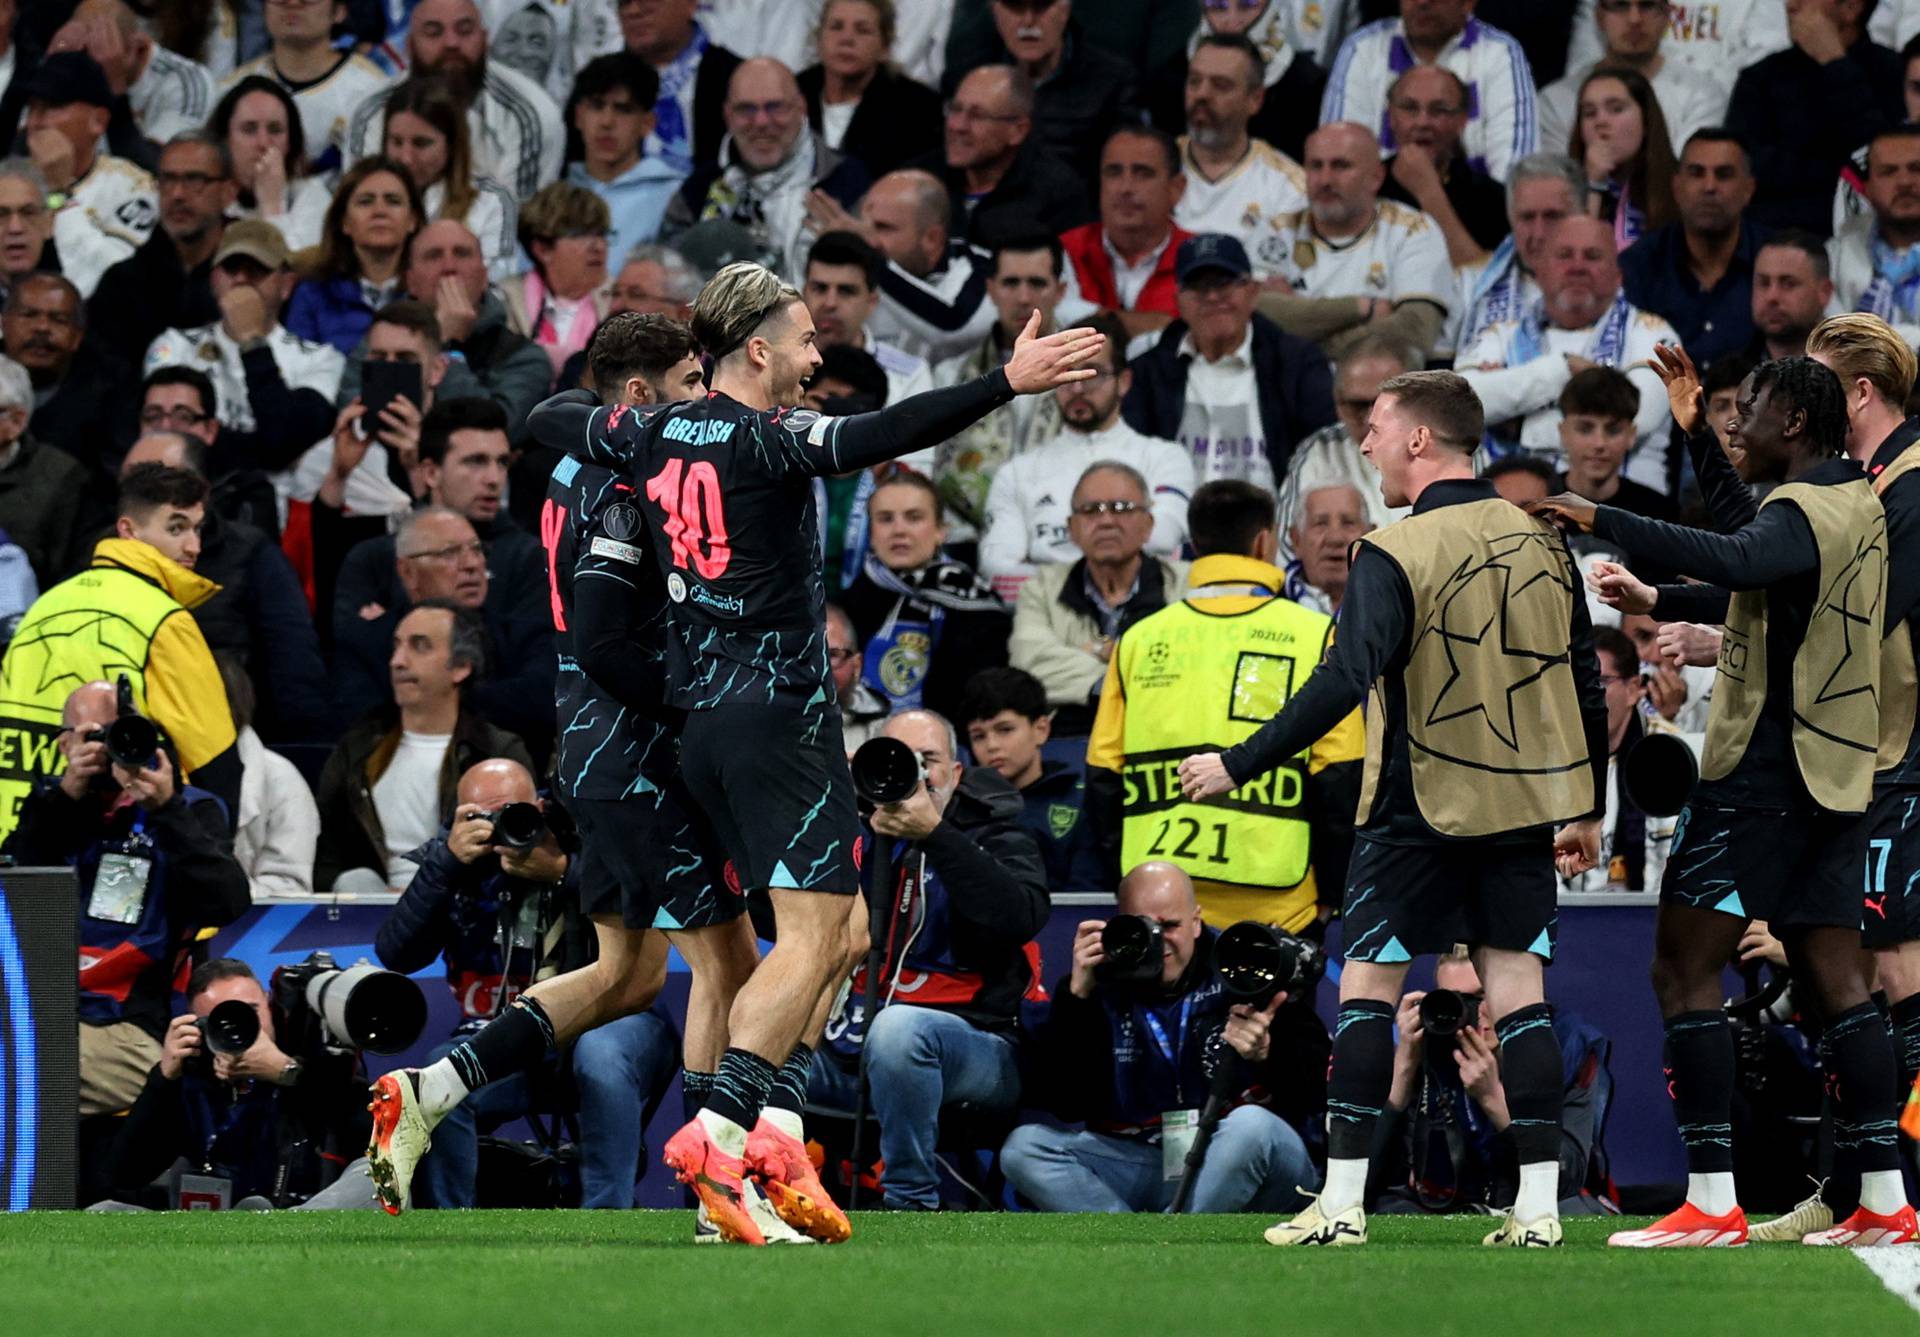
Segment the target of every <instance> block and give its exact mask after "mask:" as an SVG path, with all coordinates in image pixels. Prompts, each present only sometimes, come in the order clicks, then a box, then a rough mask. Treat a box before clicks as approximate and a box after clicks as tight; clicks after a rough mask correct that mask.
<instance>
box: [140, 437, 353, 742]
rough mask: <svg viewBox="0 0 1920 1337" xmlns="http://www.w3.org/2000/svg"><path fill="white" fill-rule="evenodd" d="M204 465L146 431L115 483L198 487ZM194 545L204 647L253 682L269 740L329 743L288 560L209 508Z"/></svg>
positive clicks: (329, 725) (197, 450)
mask: <svg viewBox="0 0 1920 1337" xmlns="http://www.w3.org/2000/svg"><path fill="white" fill-rule="evenodd" d="M206 461H207V450H206V446H205V444H204V443H202V442H201V441H200V440H198V439H197V438H194V437H190V436H187V435H185V434H183V433H180V432H170V431H162V432H151V433H148V434H147V435H146V436H143V437H141V438H140V439H139V440H138V441H136V442H134V443H133V448H132V449H131V450H129V451H128V452H127V458H126V461H125V463H124V464H123V465H122V466H121V473H120V476H121V478H122V479H125V478H126V477H128V476H129V475H130V474H132V473H133V471H134V470H136V469H138V468H141V467H142V466H147V467H151V466H153V465H163V466H165V467H166V468H168V469H172V470H175V471H178V472H183V473H187V474H191V475H192V476H193V477H194V478H196V479H199V480H200V481H201V482H203V483H204V482H206V477H207V475H206V467H207V463H206ZM209 496H211V490H209ZM199 541H200V542H199V550H198V552H197V553H195V555H194V560H193V563H192V567H193V571H194V574H195V575H198V576H200V577H202V578H203V579H205V580H207V581H209V582H211V583H212V585H213V592H212V593H211V594H210V595H209V596H208V597H207V598H206V599H204V600H203V601H201V602H199V603H197V604H195V605H194V606H193V609H192V611H193V620H194V622H195V623H196V624H198V626H199V628H200V635H201V636H202V637H203V638H204V639H205V641H206V643H207V648H208V649H209V650H211V651H213V652H214V653H215V654H216V655H224V656H226V657H227V658H229V659H231V660H233V661H234V662H236V663H238V664H239V665H240V666H241V667H242V668H244V669H247V670H248V671H250V672H252V673H253V674H255V675H256V676H257V677H258V679H259V687H260V692H261V694H262V695H263V696H264V697H265V698H266V703H267V708H266V712H265V715H264V724H265V727H266V732H267V735H268V736H269V737H271V738H273V739H275V740H276V741H282V740H285V741H295V742H298V741H305V740H309V739H328V740H330V739H331V738H332V737H333V736H334V735H335V734H336V733H337V732H338V729H337V727H336V726H335V725H334V723H333V719H332V710H331V696H332V693H331V691H330V689H329V686H328V683H327V671H326V667H325V666H324V665H323V664H322V663H321V660H320V641H319V638H318V637H317V636H316V635H315V633H314V629H313V619H312V618H311V617H309V616H308V614H307V601H306V594H305V592H304V591H303V590H302V589H301V588H300V579H299V577H298V576H296V575H295V574H294V571H293V567H292V566H291V565H290V564H289V563H288V561H287V558H286V554H284V553H283V552H281V551H280V546H279V545H278V544H277V543H275V542H274V541H273V539H272V538H271V537H270V536H269V535H268V534H267V533H266V532H264V531H262V530H261V529H260V528H258V527H257V526H255V525H251V524H248V523H246V522H245V521H237V520H230V519H228V518H227V517H226V516H224V515H222V514H220V512H219V511H218V510H216V509H214V508H213V507H212V506H208V507H207V509H206V510H205V511H204V512H203V514H202V516H201V521H200V532H199ZM247 713H248V715H249V717H251V716H252V715H253V713H254V712H253V711H252V709H251V708H250V709H249V710H248V712H247Z"/></svg>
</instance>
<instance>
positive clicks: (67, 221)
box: [53, 153, 160, 297]
mask: <svg viewBox="0 0 1920 1337" xmlns="http://www.w3.org/2000/svg"><path fill="white" fill-rule="evenodd" d="M159 218H160V208H159V203H158V201H157V200H156V199H155V197H154V189H153V177H152V176H151V175H149V174H148V172H147V171H146V169H145V168H143V167H140V166H139V165H137V164H135V163H132V162H129V161H127V160H126V159H125V158H116V157H114V156H113V155H112V154H110V153H103V154H101V155H100V156H99V157H97V158H95V159H94V160H93V166H92V167H90V168H88V169H87V174H86V175H85V176H83V177H81V178H80V179H79V180H78V181H76V182H75V183H74V184H73V187H72V189H70V190H68V191H67V202H66V203H65V204H63V205H61V206H60V210H59V212H58V213H56V214H54V216H53V240H54V244H55V245H56V246H58V247H59V248H60V268H61V270H62V272H64V273H65V274H66V276H67V277H68V278H69V279H71V280H73V286H74V287H76V288H78V289H79V290H80V295H81V296H82V297H91V296H93V290H94V288H95V287H97V286H98V285H99V283H100V276H101V275H102V274H104V273H106V272H107V271H108V270H109V269H111V268H112V267H113V266H115V265H117V264H119V263H120V262H121V261H122V260H124V259H126V258H127V257H128V256H130V255H132V254H133V253H134V252H135V251H137V250H139V249H140V248H141V247H142V246H144V245H145V244H146V241H147V238H148V237H150V236H152V235H153V225H154V224H155V223H156V222H158V221H159Z"/></svg>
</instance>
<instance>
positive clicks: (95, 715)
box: [0, 679, 247, 1116]
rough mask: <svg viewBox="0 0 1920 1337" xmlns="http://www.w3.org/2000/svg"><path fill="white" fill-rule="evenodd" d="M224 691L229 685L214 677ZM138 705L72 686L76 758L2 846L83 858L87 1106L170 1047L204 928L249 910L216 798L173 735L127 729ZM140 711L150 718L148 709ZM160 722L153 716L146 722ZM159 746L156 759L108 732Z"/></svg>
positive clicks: (23, 812)
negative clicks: (174, 1014)
mask: <svg viewBox="0 0 1920 1337" xmlns="http://www.w3.org/2000/svg"><path fill="white" fill-rule="evenodd" d="M214 690H215V691H218V690H219V684H218V680H217V679H216V680H215V686H214ZM123 714H126V715H127V716H128V717H129V718H128V721H127V723H128V724H129V725H130V726H131V725H132V722H133V718H134V717H133V715H132V711H131V706H130V704H126V705H123V703H122V702H121V700H120V692H119V690H118V689H116V688H115V687H112V686H109V685H108V684H107V683H104V682H90V683H87V684H86V685H85V686H82V687H78V688H75V689H74V691H73V693H72V694H71V695H70V696H68V697H67V699H66V703H65V705H64V706H63V707H62V710H61V725H62V727H61V730H60V733H59V734H58V736H57V743H58V746H59V749H60V753H61V755H62V756H63V757H64V758H65V761H66V770H65V771H64V772H63V773H62V774H61V776H60V778H59V779H58V780H57V781H45V782H42V784H41V785H40V786H39V787H38V788H36V789H35V790H34V792H33V793H32V794H30V795H28V797H27V800H26V802H25V803H24V804H23V805H22V806H21V809H20V822H19V825H18V826H16V827H14V829H13V832H12V834H11V835H9V836H8V837H7V841H6V844H5V845H4V846H0V854H5V855H6V856H8V857H10V858H11V859H12V860H13V861H14V863H16V864H20V865H36V864H39V865H60V864H66V865H69V866H71V867H72V868H73V870H74V875H75V877H76V878H77V879H78V882H79V897H80V907H79V913H80V1113H81V1115H82V1116H86V1115H94V1114H117V1113H119V1112H120V1111H122V1110H124V1109H126V1108H127V1107H128V1106H129V1105H131V1104H133V1102H134V1099H135V1097H137V1096H138V1095H139V1094H140V1090H141V1084H142V1083H144V1082H145V1081H146V1079H147V1072H148V1070H149V1069H151V1068H152V1067H153V1065H154V1064H155V1063H156V1062H158V1061H159V1058H160V1042H161V1037H162V1034H163V1033H164V1032H165V1030H166V1027H167V1017H168V1015H169V1013H170V1012H171V1010H172V1009H171V993H172V988H173V981H174V979H175V978H177V977H178V975H179V974H180V973H181V972H182V970H183V969H184V962H185V959H186V953H187V950H188V948H189V947H190V946H191V945H192V943H193V939H194V935H195V934H196V933H198V932H199V931H200V930H201V929H203V928H211V927H215V926H217V925H220V924H227V923H231V922H232V921H233V920H235V919H237V918H239V917H240V915H241V914H242V913H243V912H244V911H245V910H246V908H247V875H246V873H245V872H244V871H243V870H242V869H241V867H240V865H239V864H238V863H237V862H235V861H234V857H233V853H232V849H231V846H230V844H229V837H228V834H227V831H228V823H227V814H226V812H225V810H224V809H223V808H222V806H221V803H220V801H219V800H218V799H216V798H214V797H213V795H211V794H208V793H205V792H203V791H202V790H199V789H195V788H192V787H191V786H186V787H183V786H182V785H181V784H180V783H179V781H178V779H177V778H176V777H177V776H178V775H179V760H178V756H177V754H176V753H175V751H174V748H173V744H172V741H171V740H169V739H167V738H166V737H165V736H164V735H161V736H160V738H159V741H158V744H157V746H155V745H153V744H152V742H151V740H152V738H153V734H152V733H149V734H148V736H147V738H144V739H127V738H124V737H122V735H123V734H126V735H130V734H134V733H138V732H139V729H138V726H133V727H130V728H128V729H125V730H116V731H113V732H112V733H111V734H110V733H109V731H110V730H112V728H113V726H114V724H115V723H116V721H119V720H120V719H121V716H122V715H123ZM142 723H145V722H144V721H142ZM148 728H149V729H152V726H151V725H149V726H148ZM110 740H111V741H112V742H115V743H119V742H124V741H137V742H140V743H143V744H147V745H148V746H150V747H152V749H153V750H152V751H151V753H150V755H149V756H148V757H147V758H146V759H145V764H144V765H142V764H140V761H139V760H138V759H135V758H128V757H124V756H123V757H121V758H118V759H116V758H115V757H113V756H110V755H109V752H108V747H109V741H110Z"/></svg>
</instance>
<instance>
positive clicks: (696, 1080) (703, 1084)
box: [680, 1068, 713, 1123]
mask: <svg viewBox="0 0 1920 1337" xmlns="http://www.w3.org/2000/svg"><path fill="white" fill-rule="evenodd" d="M712 1094H713V1074H712V1073H710V1072H699V1071H696V1070H695V1069H693V1068H682V1069H680V1114H681V1117H682V1119H683V1120H684V1121H685V1122H687V1123H692V1122H693V1116H694V1115H696V1114H698V1113H699V1112H700V1111H701V1110H703V1109H705V1108H706V1107H707V1097H708V1096H710V1095H712Z"/></svg>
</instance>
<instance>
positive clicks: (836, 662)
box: [827, 603, 890, 754]
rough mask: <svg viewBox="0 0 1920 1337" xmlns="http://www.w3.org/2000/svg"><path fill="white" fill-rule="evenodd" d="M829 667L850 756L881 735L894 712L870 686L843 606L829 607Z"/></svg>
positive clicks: (857, 640) (856, 636)
mask: <svg viewBox="0 0 1920 1337" xmlns="http://www.w3.org/2000/svg"><path fill="white" fill-rule="evenodd" d="M827 667H828V669H829V671H831V672H832V674H833V690H834V696H835V698H836V699H837V700H838V702H839V705H840V732H841V735H842V736H843V739H844V741H845V743H846V747H847V752H848V753H849V754H851V753H853V752H854V751H855V750H857V749H858V748H859V746H860V744H862V743H864V742H866V741H867V740H868V739H869V738H872V737H873V736H874V735H875V734H877V733H879V732H880V725H881V723H882V721H884V720H885V719H886V718H887V716H888V714H889V713H890V710H889V707H888V702H887V699H886V698H885V697H883V696H881V695H880V693H878V692H876V691H874V690H873V688H871V687H869V686H868V685H867V680H866V678H865V677H863V676H862V670H863V669H864V668H865V663H864V660H863V658H862V656H861V653H860V635H859V633H858V632H856V631H855V630H854V629H853V619H852V618H850V617H848V616H847V612H846V610H845V609H844V608H842V607H841V606H840V605H839V604H834V603H830V604H828V605H827Z"/></svg>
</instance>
